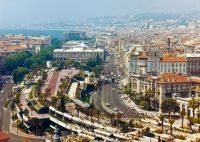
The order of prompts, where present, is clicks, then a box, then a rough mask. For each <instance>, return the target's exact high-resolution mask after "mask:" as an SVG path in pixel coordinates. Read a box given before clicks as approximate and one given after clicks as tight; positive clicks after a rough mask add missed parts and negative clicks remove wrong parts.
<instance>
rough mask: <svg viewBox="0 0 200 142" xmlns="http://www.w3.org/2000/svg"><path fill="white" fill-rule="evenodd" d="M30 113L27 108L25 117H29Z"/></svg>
mask: <svg viewBox="0 0 200 142" xmlns="http://www.w3.org/2000/svg"><path fill="white" fill-rule="evenodd" d="M29 113H30V111H29V110H28V109H27V108H26V109H25V110H24V114H25V116H29Z"/></svg>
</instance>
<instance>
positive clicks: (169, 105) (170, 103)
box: [161, 98, 179, 117]
mask: <svg viewBox="0 0 200 142" xmlns="http://www.w3.org/2000/svg"><path fill="white" fill-rule="evenodd" d="M161 110H162V112H163V113H168V114H169V117H171V112H174V113H175V112H178V111H179V104H178V103H177V101H176V100H175V99H173V98H167V99H165V100H164V101H163V102H162V104H161Z"/></svg>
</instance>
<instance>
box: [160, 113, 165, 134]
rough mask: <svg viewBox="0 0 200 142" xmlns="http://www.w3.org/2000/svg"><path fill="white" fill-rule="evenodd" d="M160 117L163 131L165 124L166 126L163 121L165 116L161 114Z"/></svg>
mask: <svg viewBox="0 0 200 142" xmlns="http://www.w3.org/2000/svg"><path fill="white" fill-rule="evenodd" d="M159 118H160V121H161V126H162V131H163V126H164V125H163V123H164V119H165V117H164V115H163V114H161V115H160V117H159Z"/></svg>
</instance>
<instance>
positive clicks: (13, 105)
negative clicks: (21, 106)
mask: <svg viewBox="0 0 200 142" xmlns="http://www.w3.org/2000/svg"><path fill="white" fill-rule="evenodd" d="M10 109H11V110H12V112H13V111H14V110H15V103H14V102H11V104H10Z"/></svg>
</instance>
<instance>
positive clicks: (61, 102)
mask: <svg viewBox="0 0 200 142" xmlns="http://www.w3.org/2000/svg"><path fill="white" fill-rule="evenodd" d="M65 101H66V99H65V97H64V95H61V96H60V110H61V111H62V112H65V111H66V109H65Z"/></svg>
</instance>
